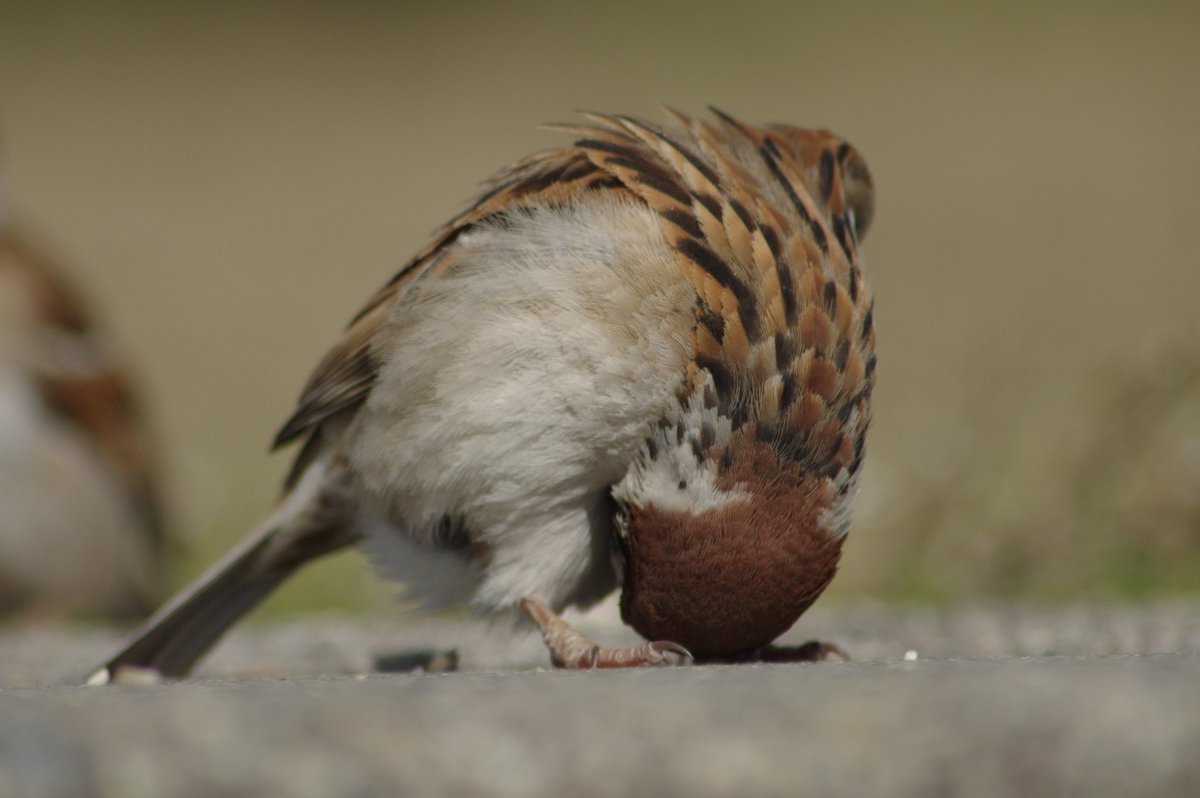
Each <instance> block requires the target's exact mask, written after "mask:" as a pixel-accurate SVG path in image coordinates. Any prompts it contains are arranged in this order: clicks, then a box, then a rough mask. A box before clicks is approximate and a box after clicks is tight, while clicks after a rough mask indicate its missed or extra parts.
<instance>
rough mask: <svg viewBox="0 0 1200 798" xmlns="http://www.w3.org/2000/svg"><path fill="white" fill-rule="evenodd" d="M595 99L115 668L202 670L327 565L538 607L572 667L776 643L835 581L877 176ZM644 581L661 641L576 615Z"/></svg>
mask: <svg viewBox="0 0 1200 798" xmlns="http://www.w3.org/2000/svg"><path fill="white" fill-rule="evenodd" d="M713 114H714V116H713V118H712V119H711V121H704V120H700V119H695V118H692V117H689V116H686V115H683V114H679V113H675V112H670V120H669V122H668V124H666V125H663V126H657V125H653V124H650V123H647V122H643V121H639V120H637V119H634V118H631V117H627V116H610V115H602V114H587V115H585V121H583V122H581V123H579V124H571V125H556V126H553V127H556V128H558V129H560V130H563V131H565V132H566V133H568V134H570V135H571V137H572V141H571V143H569V144H566V145H565V146H560V147H557V148H554V149H549V150H546V151H542V152H539V153H536V154H534V155H532V156H530V157H528V158H526V159H524V160H521V161H519V162H517V163H516V164H514V165H511V166H509V167H508V168H506V169H504V170H502V171H501V172H500V173H499V174H498V175H496V176H495V177H494V178H492V180H491V181H490V182H489V183H488V184H486V190H484V192H483V193H482V195H481V196H479V197H478V198H477V199H476V200H475V202H474V204H472V205H471V207H470V208H469V209H468V210H466V211H465V212H464V213H462V214H460V215H459V216H457V217H456V218H454V219H453V220H452V221H450V222H449V223H448V224H447V225H445V226H444V227H442V228H441V229H440V230H439V231H437V232H436V234H435V235H434V238H433V240H432V241H431V242H430V243H429V244H428V245H427V246H426V247H425V248H424V249H422V250H421V251H420V252H418V253H417V255H416V256H415V257H414V258H413V259H412V260H411V261H409V262H408V264H407V265H406V266H404V267H403V268H402V269H401V270H400V271H399V273H397V274H396V275H395V276H394V277H392V279H391V280H390V281H388V282H387V283H386V284H385V285H384V286H383V287H382V288H381V289H379V290H378V291H377V292H376V293H375V294H374V296H372V297H371V298H370V300H369V301H368V302H367V303H366V305H365V306H364V307H363V308H362V310H361V311H359V313H358V315H356V316H355V317H354V318H353V320H352V321H351V323H350V325H349V327H348V328H347V330H346V331H345V333H344V335H343V336H342V338H341V340H340V341H338V342H337V344H336V345H335V346H334V347H333V349H332V350H330V351H329V353H328V354H327V355H326V356H325V358H324V359H323V360H322V361H320V363H319V364H318V365H317V368H316V371H315V372H314V374H313V375H312V377H311V378H310V380H309V381H308V384H307V385H306V386H305V387H304V390H303V392H302V394H301V396H300V400H299V403H298V406H297V408H296V410H295V412H294V413H293V415H292V416H291V418H289V419H288V420H287V422H286V423H285V424H284V425H283V427H282V428H281V429H280V430H279V433H278V435H277V436H276V438H275V440H274V444H275V446H276V447H280V446H284V445H286V444H289V443H292V442H300V443H301V446H300V449H299V452H298V454H297V455H296V457H295V461H294V465H293V466H292V468H291V471H290V474H289V475H288V477H287V479H286V481H285V484H284V488H283V494H282V497H281V499H280V501H279V503H278V505H277V507H276V509H275V510H274V511H273V512H272V513H271V514H270V515H269V516H268V517H267V518H266V519H265V521H263V522H262V523H261V524H260V525H259V526H258V527H257V528H256V529H255V530H254V531H253V532H252V533H251V534H250V535H249V536H248V537H247V538H245V539H244V540H243V541H242V542H241V543H240V544H239V545H238V546H237V547H236V548H234V550H233V551H231V552H230V553H229V554H228V555H226V556H225V557H224V558H223V559H221V560H220V561H219V562H218V563H216V564H215V565H214V566H213V567H212V568H211V569H209V570H208V571H207V572H206V573H204V574H203V575H202V576H201V577H200V578H199V579H198V580H197V581H196V582H195V583H194V584H193V585H192V586H191V587H189V588H187V589H186V590H184V591H183V592H182V593H181V594H180V595H179V596H178V597H176V598H175V599H174V600H172V601H170V602H169V603H168V604H166V606H164V607H163V608H162V609H161V610H159V611H158V612H157V613H156V614H155V615H154V616H152V617H151V618H150V619H149V620H148V621H147V622H146V624H145V625H144V626H143V627H142V628H141V629H140V630H138V631H137V632H136V633H135V634H134V635H133V637H132V638H131V640H130V641H129V642H128V643H127V644H126V645H125V646H124V647H123V648H122V649H121V650H120V651H119V652H118V653H117V654H116V655H115V656H113V657H112V658H111V659H110V660H109V661H108V662H107V663H105V664H104V666H102V667H101V668H100V669H99V670H98V671H96V672H95V673H94V674H93V675H92V677H91V679H90V680H89V681H90V682H91V683H94V684H95V683H104V682H107V681H110V680H112V679H113V678H114V677H115V676H116V675H117V674H118V672H119V671H120V670H121V669H123V668H126V667H129V668H138V669H150V670H153V671H157V673H158V674H160V675H161V676H163V677H178V676H182V675H184V674H186V673H187V672H188V671H189V669H190V668H191V667H192V666H193V664H194V663H195V662H196V661H197V659H198V658H199V657H200V656H202V655H203V654H204V652H205V651H206V650H207V649H208V648H209V647H210V646H211V645H213V643H214V642H215V641H216V640H217V639H218V638H219V637H220V635H221V634H222V633H223V632H224V631H225V630H226V629H227V628H228V627H229V626H230V625H231V624H232V623H233V622H234V621H235V620H236V619H237V618H239V617H240V616H241V615H243V614H244V613H246V612H247V611H248V610H250V609H251V608H252V607H254V606H255V605H256V604H257V603H258V602H259V601H261V600H262V599H263V598H264V597H265V596H266V595H267V594H268V593H269V592H270V591H271V590H272V589H273V588H274V587H275V586H276V585H278V584H279V583H280V582H282V581H283V580H285V579H286V578H287V577H288V576H289V575H290V574H292V573H293V572H294V571H295V570H296V569H297V568H299V567H300V566H301V565H303V564H304V563H306V562H308V561H310V560H312V559H314V558H317V557H319V556H321V555H324V554H327V553H329V552H332V551H335V550H338V549H341V548H343V547H346V546H350V545H354V544H359V545H361V547H362V548H363V549H364V550H365V551H366V553H367V555H368V557H369V558H370V559H371V560H372V561H373V562H374V563H375V564H376V565H377V566H378V567H379V569H381V571H382V572H383V573H384V574H386V575H388V576H390V577H392V578H394V579H396V580H397V581H399V582H400V583H401V584H402V585H404V586H405V587H406V588H407V590H408V591H409V592H410V595H414V596H417V597H422V598H423V599H425V600H426V602H427V603H431V604H434V605H438V604H444V603H449V602H468V603H469V604H471V605H472V606H474V607H475V608H477V609H479V610H483V611H485V612H491V613H498V614H511V615H514V616H515V617H518V618H519V617H521V615H524V616H526V617H528V618H529V619H530V620H532V621H533V623H534V624H535V625H536V626H537V627H538V628H539V629H540V630H541V632H542V634H543V637H544V638H545V641H546V644H547V646H548V648H549V651H550V656H551V659H552V660H553V662H554V663H555V664H556V665H558V666H560V667H565V668H592V667H621V666H642V665H656V664H661V663H678V662H686V661H690V660H696V661H711V660H723V659H744V658H763V659H779V658H788V656H789V653H790V654H793V655H794V656H795V657H796V658H811V657H812V656H813V655H814V654H817V655H819V654H821V653H827V652H828V651H829V650H831V648H832V647H828V646H822V645H817V646H815V647H814V646H812V645H809V646H803V647H800V648H799V649H797V650H796V651H794V652H788V651H782V650H779V649H775V648H773V647H772V646H771V644H772V641H774V640H775V639H776V638H777V637H778V636H779V635H780V634H782V633H783V632H784V631H785V630H787V629H788V628H789V627H790V626H791V625H792V624H793V623H794V622H795V621H796V619H797V618H798V617H799V616H800V615H801V613H803V612H804V611H805V610H806V609H807V608H808V607H809V605H811V604H812V603H813V601H815V600H816V598H817V597H818V596H819V595H820V594H821V592H822V591H823V590H824V589H825V587H826V586H827V585H828V584H829V582H830V580H831V579H833V576H834V573H835V571H836V570H837V565H838V560H839V557H840V552H841V548H842V543H843V541H844V540H845V537H846V534H847V531H848V529H849V522H850V511H851V506H852V504H853V502H854V498H855V495H856V492H857V487H858V478H859V474H860V471H861V466H862V462H863V447H864V441H865V436H866V432H867V427H868V424H869V420H870V403H871V393H872V390H873V387H874V383H875V362H876V358H875V328H874V323H873V311H872V307H873V303H872V298H871V293H870V290H869V289H868V286H867V282H866V278H865V276H864V273H863V270H862V268H861V266H860V263H859V255H858V247H859V240H860V238H861V237H862V236H863V234H864V233H865V232H866V230H867V228H868V227H869V225H870V223H871V218H872V214H873V210H874V192H873V186H872V181H871V177H870V173H869V172H868V170H867V167H866V164H865V162H864V161H863V159H862V157H861V156H860V155H859V153H858V151H857V150H855V149H854V148H853V147H852V146H851V145H850V144H848V143H846V142H845V141H843V140H841V139H840V138H838V137H836V136H835V135H833V134H832V133H830V132H828V131H824V130H818V131H813V130H805V129H801V128H796V127H788V126H784V125H770V126H767V127H762V128H756V127H752V126H750V125H748V124H746V123H743V122H741V121H739V120H738V119H735V118H734V117H732V116H730V115H728V114H725V113H723V112H720V111H716V110H715V109H714V111H713ZM618 587H619V588H620V591H621V600H620V606H621V614H622V618H623V619H624V621H625V622H626V623H627V624H628V625H630V626H631V627H632V628H633V629H634V630H636V631H637V632H638V633H639V634H640V635H641V636H642V637H644V638H645V639H646V641H647V642H646V643H644V644H642V645H638V646H634V647H631V648H626V649H617V648H609V647H605V646H601V645H597V644H595V643H593V642H592V641H590V640H588V639H586V638H585V637H583V636H582V635H581V634H580V633H578V632H577V631H575V630H574V629H573V628H572V627H570V626H569V624H567V623H566V621H564V620H563V619H562V618H561V617H560V615H559V613H560V612H561V611H562V610H563V609H564V608H566V607H571V606H576V607H588V606H590V605H592V604H594V603H595V602H597V601H598V600H600V599H601V598H603V597H604V596H606V595H607V594H609V593H610V592H612V591H613V590H614V589H617V588H618Z"/></svg>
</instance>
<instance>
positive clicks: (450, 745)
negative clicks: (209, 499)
mask: <svg viewBox="0 0 1200 798" xmlns="http://www.w3.org/2000/svg"><path fill="white" fill-rule="evenodd" d="M579 625H580V626H581V628H583V629H584V630H585V631H587V632H588V633H589V634H592V635H593V636H594V637H595V638H597V639H602V640H603V641H604V642H614V643H616V642H623V641H626V640H630V639H631V637H630V635H629V633H628V631H627V630H624V629H623V628H621V627H620V625H619V623H618V622H617V620H616V618H615V615H614V613H613V611H612V608H611V607H608V608H604V609H602V611H601V612H599V613H598V614H596V615H595V616H592V617H588V618H584V619H581V620H580V621H579ZM810 637H818V638H821V639H827V640H833V641H836V642H838V643H840V644H842V645H843V646H844V647H845V648H847V649H848V650H849V651H850V653H851V654H852V655H853V656H854V657H855V661H853V662H828V663H821V664H817V665H787V666H784V665H775V666H725V667H703V668H678V669H656V670H649V671H626V672H597V673H560V672H553V671H547V670H540V669H539V667H544V666H545V665H546V664H547V662H546V658H545V655H544V653H543V652H542V651H541V649H540V643H539V641H538V640H537V639H536V638H532V637H529V636H524V637H523V636H519V635H513V634H512V633H511V630H509V629H507V628H504V627H499V628H493V629H491V630H488V629H487V628H485V627H483V626H482V625H480V624H478V623H477V622H474V621H472V620H468V619H462V618H458V619H454V618H449V619H447V618H414V617H412V616H409V617H407V618H405V617H397V618H394V619H370V620H356V619H345V618H331V617H317V618H311V619H306V620H302V621H295V622H289V623H285V624H278V625H269V626H268V625H262V626H249V627H246V628H243V629H239V630H238V631H237V632H236V633H235V634H234V635H232V636H231V637H230V639H229V640H228V641H227V642H226V643H225V644H224V645H223V646H222V648H221V649H220V650H218V651H217V652H216V654H215V656H213V657H212V659H211V660H209V661H208V662H207V663H206V665H205V668H204V669H203V670H202V671H201V673H200V674H199V675H198V678H197V679H195V680H192V681H188V682H184V683H178V684H173V685H162V686H117V687H107V688H80V687H75V686H72V685H73V683H74V681H75V680H76V679H78V677H79V676H80V675H82V674H83V673H84V672H85V671H86V669H87V667H88V666H89V665H91V664H93V663H94V662H96V661H97V660H98V659H99V658H101V657H102V656H103V654H104V653H105V652H106V651H107V650H108V648H109V647H110V646H111V645H112V643H113V642H114V640H115V637H114V635H112V634H111V633H106V632H103V631H101V630H96V629H78V628H76V629H58V630H54V629H49V628H45V629H23V630H8V631H3V632H0V685H3V686H2V687H0V796H21V797H22V798H24V797H25V796H38V797H39V798H40V797H41V796H56V795H95V796H132V797H133V798H137V796H223V795H231V796H232V795H272V796H276V795H278V796H290V795H295V796H309V795H311V796H374V795H501V796H526V795H572V796H592V795H595V796H609V795H613V796H616V795H689V796H726V795H750V796H754V795H834V796H841V795H845V796H864V795H888V796H939V795H971V796H1000V795H1081V796H1083V795H1086V796H1097V795H1138V796H1141V795H1180V796H1195V795H1200V653H1198V652H1200V603H1195V602H1192V603H1173V604H1158V605H1154V606H1148V607H1132V608H1131V607H1086V608H1085V607H1074V608H1063V609H1055V610H1036V609H1020V608H1005V607H992V608H985V607H975V608H969V609H962V610H955V611H936V610H889V609H885V608H882V607H877V606H857V607H819V608H817V609H816V610H814V612H813V613H812V614H811V615H810V616H806V617H805V619H804V620H803V621H802V622H801V624H800V628H799V629H797V630H794V632H793V634H792V635H790V639H791V640H792V641H793V642H796V641H802V640H804V639H808V638H810ZM450 646H453V647H457V648H458V650H459V651H460V653H461V665H462V668H463V670H464V671H465V672H462V673H454V674H438V675H432V674H403V675H364V671H366V670H368V669H369V667H370V662H371V660H372V657H373V655H375V654H377V653H381V652H387V651H392V650H397V649H405V648H415V647H434V648H444V647H450ZM906 652H916V656H917V659H916V660H912V659H911V657H912V656H913V655H912V654H911V653H910V654H908V656H909V657H910V659H908V660H906V659H905V655H906ZM318 674H320V675H318Z"/></svg>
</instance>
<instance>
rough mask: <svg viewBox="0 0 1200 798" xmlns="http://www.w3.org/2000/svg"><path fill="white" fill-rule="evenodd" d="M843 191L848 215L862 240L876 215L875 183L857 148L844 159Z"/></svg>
mask: <svg viewBox="0 0 1200 798" xmlns="http://www.w3.org/2000/svg"><path fill="white" fill-rule="evenodd" d="M842 192H843V194H844V197H845V201H846V215H847V216H848V217H850V221H851V223H852V224H853V226H854V233H855V238H856V239H857V240H859V241H861V240H862V239H863V237H864V236H865V235H866V234H867V229H868V228H869V227H870V226H871V220H872V219H873V218H874V216H875V184H874V182H873V181H872V180H871V173H870V171H868V170H867V162H866V161H864V160H863V159H862V156H861V155H859V154H858V152H857V151H855V150H850V151H849V152H848V153H847V154H846V156H845V157H844V158H843V160H842Z"/></svg>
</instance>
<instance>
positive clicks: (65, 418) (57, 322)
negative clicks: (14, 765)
mask: <svg viewBox="0 0 1200 798" xmlns="http://www.w3.org/2000/svg"><path fill="white" fill-rule="evenodd" d="M2 188H3V186H0V189H2ZM5 199H6V198H5V197H4V196H3V195H2V194H0V615H3V614H13V613H16V614H19V615H24V616H30V617H38V618H40V617H45V616H51V617H57V616H61V615H68V614H70V615H76V614H78V615H85V616H89V617H130V616H135V615H138V614H141V613H144V612H145V611H146V610H147V609H149V608H150V607H152V606H153V605H154V603H155V601H157V600H158V598H159V592H160V589H161V583H162V555H163V543H164V533H163V523H162V516H161V512H160V506H159V496H158V492H157V489H156V485H155V480H154V473H153V463H152V461H151V456H150V451H149V443H148V440H147V434H146V430H145V428H144V425H143V419H142V418H141V416H140V414H139V411H138V407H137V404H136V401H135V398H134V396H133V393H132V389H131V386H130V383H129V382H128V381H127V379H126V377H125V375H124V374H123V373H122V370H121V366H122V364H121V362H120V360H119V359H118V358H117V357H116V356H115V355H114V353H113V351H112V350H111V349H110V345H109V342H108V340H107V339H106V338H105V336H104V334H103V332H102V331H101V330H99V329H98V328H97V327H96V325H95V323H94V320H93V317H92V315H91V313H90V311H89V309H88V308H87V307H86V306H85V305H84V304H83V303H82V301H81V299H80V297H79V296H78V295H77V294H76V291H75V289H74V287H73V286H71V285H69V284H68V283H67V281H66V280H65V278H64V276H63V274H62V272H61V271H60V269H59V268H58V267H57V265H56V264H55V263H54V262H53V261H52V260H51V259H50V258H49V257H48V256H47V255H46V254H44V252H43V251H42V250H41V249H40V248H39V247H37V246H35V244H34V243H33V242H32V241H31V240H30V239H29V238H28V236H27V235H26V234H24V233H23V232H20V231H18V230H16V229H15V225H14V223H13V221H12V219H11V218H10V215H9V213H8V210H9V208H8V207H7V203H5Z"/></svg>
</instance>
